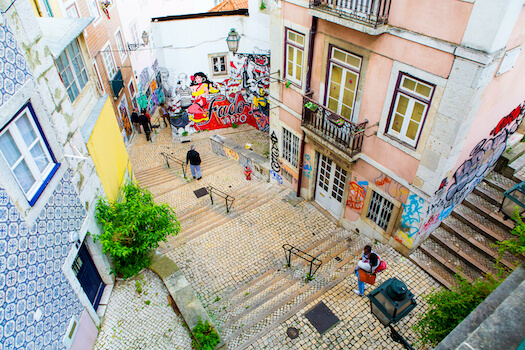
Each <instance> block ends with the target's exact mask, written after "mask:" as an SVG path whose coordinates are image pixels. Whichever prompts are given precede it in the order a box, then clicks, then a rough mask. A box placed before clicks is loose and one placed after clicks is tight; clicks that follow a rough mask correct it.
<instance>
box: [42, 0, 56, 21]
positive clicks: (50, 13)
mask: <svg viewBox="0 0 525 350" xmlns="http://www.w3.org/2000/svg"><path fill="white" fill-rule="evenodd" d="M43 2H44V8H45V10H46V14H47V16H48V17H54V16H53V10H52V9H51V5H50V4H49V1H48V0H43Z"/></svg>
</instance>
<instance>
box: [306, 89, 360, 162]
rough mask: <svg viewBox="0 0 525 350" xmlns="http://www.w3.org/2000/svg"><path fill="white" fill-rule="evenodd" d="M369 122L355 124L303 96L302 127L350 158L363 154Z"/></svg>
mask: <svg viewBox="0 0 525 350" xmlns="http://www.w3.org/2000/svg"><path fill="white" fill-rule="evenodd" d="M367 123H368V120H366V121H364V122H363V123H359V124H355V123H352V122H351V121H349V120H348V119H346V118H344V117H342V116H340V115H339V114H336V113H334V112H332V111H331V110H329V109H328V108H326V107H323V106H321V105H320V104H318V103H317V102H315V101H314V100H312V99H310V98H308V97H306V96H303V120H302V122H301V125H302V126H303V127H304V128H305V129H307V130H309V131H311V132H312V133H313V134H315V135H317V136H318V137H320V138H321V139H322V140H325V141H328V142H329V143H331V144H332V145H334V146H336V147H337V148H339V149H340V150H341V151H343V152H344V153H345V154H347V155H349V156H350V157H353V156H355V155H356V154H358V153H360V152H361V146H362V145H363V136H364V130H365V127H366V124H367Z"/></svg>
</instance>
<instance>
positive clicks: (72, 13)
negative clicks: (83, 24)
mask: <svg viewBox="0 0 525 350" xmlns="http://www.w3.org/2000/svg"><path fill="white" fill-rule="evenodd" d="M66 14H67V17H69V18H78V17H80V16H79V15H78V9H77V5H76V4H72V5H71V6H69V7H68V8H67V9H66Z"/></svg>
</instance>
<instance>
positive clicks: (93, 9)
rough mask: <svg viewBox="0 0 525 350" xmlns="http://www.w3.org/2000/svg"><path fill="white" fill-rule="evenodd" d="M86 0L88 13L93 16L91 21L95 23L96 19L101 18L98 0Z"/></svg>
mask: <svg viewBox="0 0 525 350" xmlns="http://www.w3.org/2000/svg"><path fill="white" fill-rule="evenodd" d="M86 1H87V6H88V10H89V14H90V15H91V17H95V20H94V21H93V25H96V23H98V21H99V20H100V18H101V15H102V14H101V12H102V9H101V8H100V5H99V2H98V0H86Z"/></svg>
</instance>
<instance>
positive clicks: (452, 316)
mask: <svg viewBox="0 0 525 350" xmlns="http://www.w3.org/2000/svg"><path fill="white" fill-rule="evenodd" d="M456 279H457V281H458V286H457V287H454V288H453V289H452V290H448V289H442V290H439V291H435V292H433V293H430V294H428V295H425V296H424V297H423V298H424V299H425V300H426V302H427V303H428V310H427V312H426V314H425V315H424V316H423V318H422V319H420V320H419V321H418V322H417V323H416V324H415V325H414V326H413V327H412V329H414V331H415V332H416V333H417V335H418V342H419V343H420V344H421V345H422V346H423V347H424V346H427V345H430V346H433V347H434V346H436V345H437V344H439V342H441V341H442V340H443V339H444V338H445V337H446V336H447V335H448V334H449V333H450V332H451V331H452V330H453V329H454V328H456V326H457V325H458V324H460V323H461V321H463V319H465V317H467V316H468V315H469V314H470V313H471V312H472V311H473V310H474V309H475V308H476V307H477V306H478V305H479V304H480V303H481V302H482V301H483V300H484V299H485V298H486V297H487V296H488V295H489V294H490V293H491V292H492V291H493V290H494V289H496V288H497V287H498V285H499V284H500V282H499V281H498V280H496V279H495V278H494V277H492V276H491V275H488V276H487V278H486V279H477V280H476V281H475V282H474V283H472V284H471V283H469V282H468V281H467V280H465V279H464V278H462V277H461V276H459V275H456Z"/></svg>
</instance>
